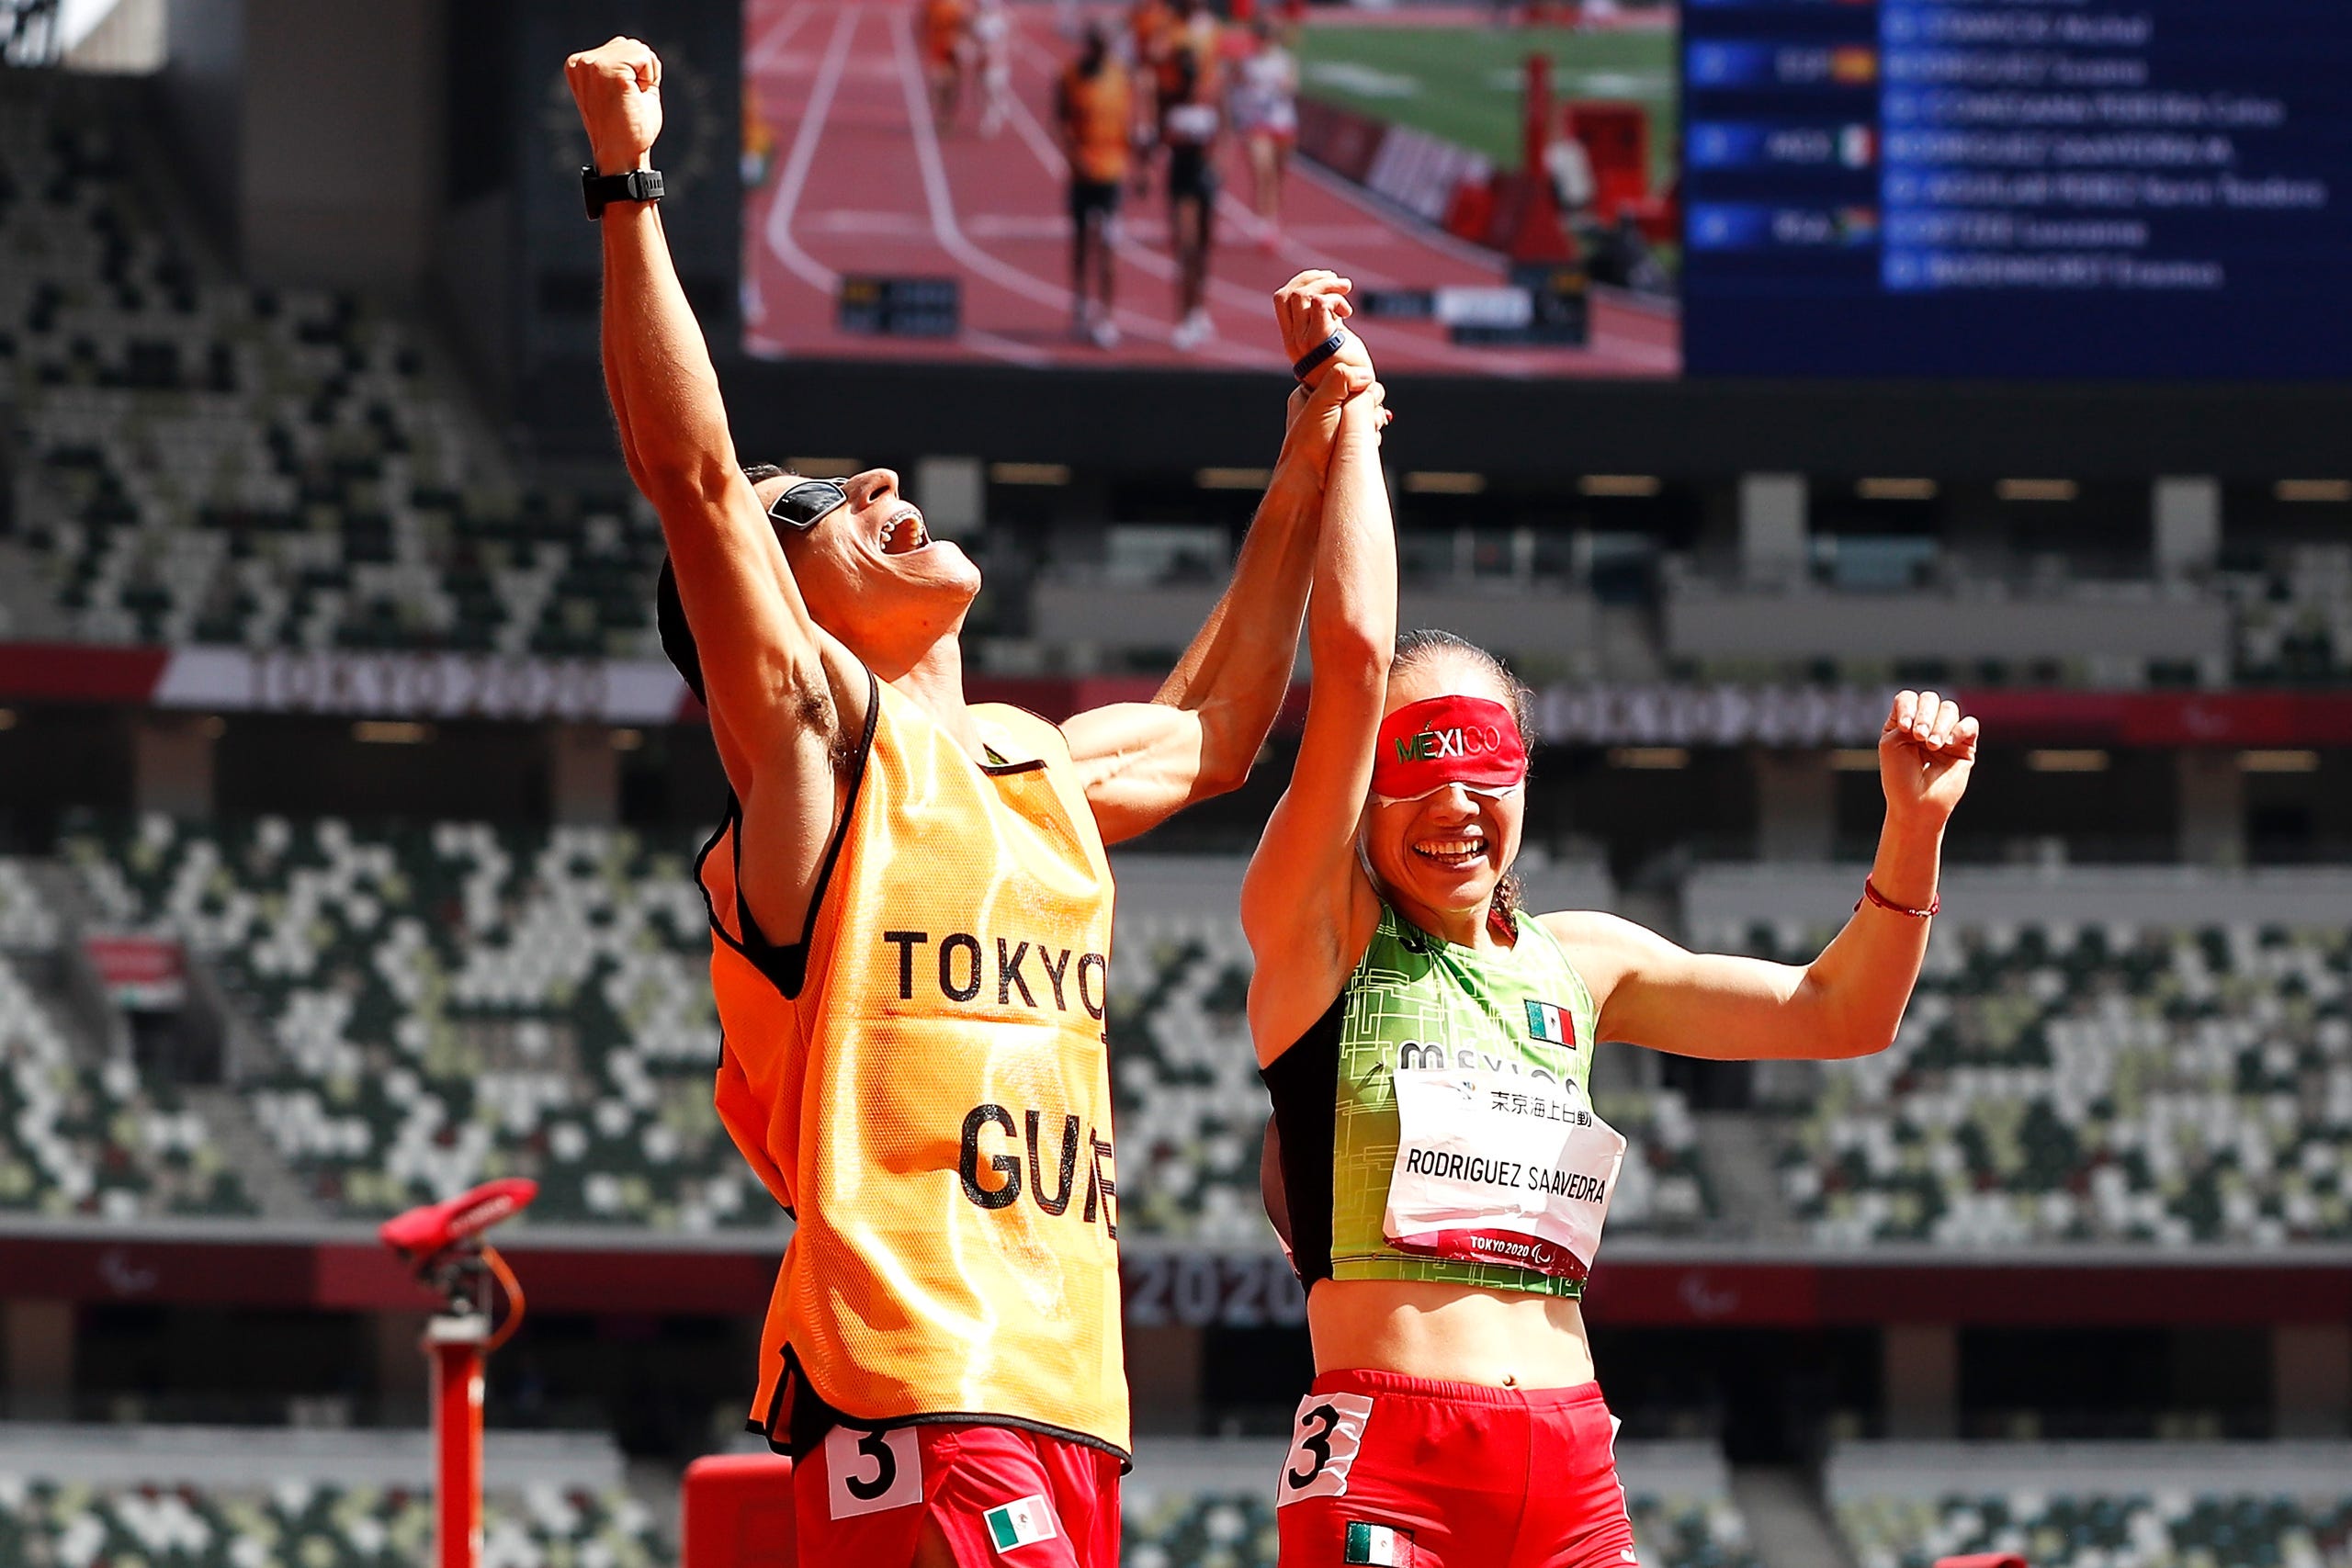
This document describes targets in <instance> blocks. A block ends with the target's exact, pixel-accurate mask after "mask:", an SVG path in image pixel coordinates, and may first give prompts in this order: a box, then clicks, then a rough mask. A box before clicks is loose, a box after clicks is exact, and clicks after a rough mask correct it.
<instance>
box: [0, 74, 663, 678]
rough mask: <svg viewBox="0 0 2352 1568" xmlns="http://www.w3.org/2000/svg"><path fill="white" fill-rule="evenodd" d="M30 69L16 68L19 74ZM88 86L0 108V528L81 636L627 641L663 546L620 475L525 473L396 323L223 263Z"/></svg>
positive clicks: (559, 648) (294, 642)
mask: <svg viewBox="0 0 2352 1568" xmlns="http://www.w3.org/2000/svg"><path fill="white" fill-rule="evenodd" d="M19 88H20V89H21V90H15V89H19ZM135 118H136V117H118V116H112V115H109V114H108V113H107V99H106V98H105V97H104V96H103V93H102V91H101V90H100V89H98V88H96V87H94V85H92V84H89V83H69V82H60V81H51V80H35V79H33V78H30V77H19V78H17V80H16V81H14V82H12V95H11V98H10V101H9V102H8V103H6V105H0V186H5V189H6V192H7V193H8V196H7V198H6V199H5V200H0V256H5V257H6V261H7V265H5V266H0V377H5V378H6V385H7V386H8V387H9V388H10V389H12V392H13V401H14V403H15V406H16V412H17V419H18V421H19V423H20V424H21V426H22V429H23V432H24V435H25V447H26V454H27V456H28V458H29V459H31V460H29V461H27V462H26V463H25V464H24V469H25V472H26V473H27V474H28V478H29V479H30V482H29V483H28V485H27V486H26V487H25V490H24V502H23V504H22V505H21V506H20V507H19V508H18V510H17V517H16V519H15V522H14V528H15V530H16V532H17V534H18V536H20V537H21V538H22V540H23V541H24V542H25V543H26V544H27V545H28V546H30V547H31V548H32V550H33V552H34V554H35V556H36V558H37V559H38V560H39V561H40V563H41V565H42V566H43V567H44V569H45V570H46V572H47V574H48V576H49V578H50V580H51V585H52V592H54V594H55V595H56V600H57V603H58V604H59V606H60V608H61V609H62V611H63V612H64V613H65V615H66V618H67V620H68V622H69V624H70V625H71V626H72V627H73V629H74V633H75V635H77V636H79V637H83V638H85V639H88V640H92V641H98V642H166V643H198V644H229V645H234V646H241V647H248V648H305V649H388V648H421V649H453V650H458V651H468V652H492V651H496V652H503V653H510V654H526V653H527V654H538V655H544V656H560V655H582V654H584V655H611V656H629V655H636V654H640V653H644V652H647V651H649V650H650V649H651V647H652V638H651V630H650V628H651V606H652V597H651V592H650V588H651V582H652V574H653V570H654V568H655V567H656V565H657V564H658V562H659V560H660V558H661V535H660V530H659V527H658V526H657V525H655V523H654V521H653V518H652V515H651V513H650V511H649V510H648V509H647V508H645V507H644V506H643V505H642V504H641V503H640V502H637V501H636V499H635V498H634V497H633V496H632V497H629V498H628V500H627V501H624V500H622V499H621V497H620V494H619V491H618V490H617V487H616V491H614V493H612V494H609V495H606V496H603V497H598V498H594V499H593V500H586V499H582V498H581V497H578V496H575V495H571V494H555V495H548V494H544V493H540V492H537V491H535V492H533V493H531V494H528V495H522V494H520V493H519V492H518V490H517V487H516V486H515V483H514V482H513V480H512V479H511V477H510V476H509V474H508V471H507V464H506V461H505V459H504V457H503V456H502V455H501V454H500V453H499V451H498V449H497V446H496V444H495V443H494V442H493V441H492V439H490V438H489V437H488V435H487V434H475V433H474V432H473V430H472V428H471V427H470V425H469V421H468V418H467V416H466V415H465V414H463V413H462V412H461V405H460V403H459V402H458V400H457V399H456V398H455V397H454V396H452V395H451V394H449V393H447V391H444V390H442V389H440V388H439V387H438V386H437V385H436V384H435V381H434V379H433V378H430V377H428V376H427V375H425V374H424V371H423V368H422V360H421V356H420V355H419V353H418V351H417V349H416V347H415V345H414V344H413V343H412V342H411V341H410V339H409V336H408V334H407V333H406V332H405V330H404V329H402V328H401V326H400V325H399V324H398V323H397V322H396V321H394V320H392V319H391V318H390V317H388V316H386V315H384V314H382V313H381V312H379V311H378V310H375V309H374V308H373V307H371V306H370V305H368V303H367V302H365V301H363V300H360V299H356V298H355V297H352V296H350V295H345V294H336V293H328V292H323V291H319V290H299V289H286V290H280V289H270V288H248V287H245V286H243V285H241V284H232V283H227V282H222V281H217V280H214V279H212V278H210V277H209V276H207V274H206V272H205V269H204V268H203V267H201V266H200V265H198V261H197V259H196V257H197V255H198V246H196V245H194V244H193V243H190V242H189V241H187V239H186V238H185V237H184V236H182V235H180V234H178V233H176V232H175V231H173V229H172V226H171V220H170V219H169V217H168V216H167V214H168V213H169V212H170V211H171V210H172V209H170V208H169V207H168V206H167V205H165V204H161V203H157V202H154V201H152V200H149V199H147V198H146V197H145V195H144V194H143V193H142V191H141V187H140V185H139V181H138V178H137V177H136V175H134V174H133V172H132V168H131V160H130V159H129V158H127V157H126V156H125V155H124V150H123V148H122V146H121V145H120V143H119V140H118V138H119V135H121V134H123V133H122V132H121V131H120V130H119V126H118V123H117V121H118V119H135Z"/></svg>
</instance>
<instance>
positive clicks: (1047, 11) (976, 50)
mask: <svg viewBox="0 0 2352 1568" xmlns="http://www.w3.org/2000/svg"><path fill="white" fill-rule="evenodd" d="M743 17H744V33H743V50H744V61H743V105H744V115H743V121H744V159H743V172H744V176H745V181H746V191H745V195H744V207H743V231H742V289H741V294H742V304H743V343H744V345H745V347H746V348H747V349H748V350H749V351H750V352H752V353H753V354H755V355H771V356H791V357H800V356H820V357H828V358H836V357H843V356H847V357H883V358H899V359H906V360H913V361H935V360H940V359H954V358H960V359H967V360H983V361H992V362H1000V363H1007V364H1012V365H1021V366H1035V367H1063V368H1067V367H1088V366H1101V365H1134V364H1148V365H1167V366H1176V365H1194V366H1203V367H1218V368H1235V367H1264V368H1270V369H1271V368H1274V367H1278V366H1279V365H1280V356H1279V354H1278V352H1277V350H1276V346H1275V345H1274V344H1273V343H1272V340H1271V333H1270V313H1269V310H1268V307H1267V299H1268V296H1269V295H1270V294H1271V292H1272V290H1273V288H1275V287H1276V286H1277V285H1278V284H1279V283H1280V282H1281V281H1282V280H1283V278H1285V277H1287V276H1290V274H1292V273H1293V272H1295V271H1296V270H1297V269H1299V268H1300V267H1304V266H1310V265H1316V266H1331V267H1335V268H1337V269H1339V270H1340V271H1343V272H1345V273H1347V274H1349V275H1350V276H1352V277H1353V278H1354V279H1355V281H1356V284H1357V287H1358V290H1359V297H1360V305H1361V307H1362V308H1363V310H1364V311H1365V313H1366V315H1367V316H1368V317H1369V318H1370V319H1371V321H1374V322H1376V323H1377V332H1378V336H1377V343H1378V345H1379V350H1380V355H1381V361H1382V364H1383V366H1384V367H1389V368H1392V369H1396V370H1404V371H1413V372H1421V373H1444V374H1467V375H1503V376H1518V377H1585V378H1592V377H1600V378H1628V377H1653V378H1654V377H1663V376H1673V375H1678V374H1681V373H1685V372H1688V373H1690V374H1692V375H1704V376H1718V377H1770V378H1806V377H1845V378H1853V377H1868V378H1878V377H1890V378H1996V379H1997V378H2064V379H2075V380H2103V379H2126V378H2132V379H2161V380H2209V381H2212V380H2273V381H2286V380H2299V379H2318V378H2352V309H2347V308H2346V304H2345V297H2346V288H2345V282H2344V280H2345V277H2346V274H2347V271H2352V86H2347V84H2352V3H2320V0H2227V3H2226V4H2225V3H2222V0H1646V3H1645V0H1553V3H1545V0H1532V3H1531V0H1492V3H1490V0H1379V3H1374V0H1355V3H1345V0H1316V3H1314V4H1306V3H1304V0H873V3H865V0H745V10H744V13H743ZM1090 35H1093V36H1095V37H1097V38H1099V40H1100V51H1099V52H1100V59H1099V61H1098V60H1097V58H1096V56H1095V54H1094V53H1093V52H1092V51H1091V46H1090V43H1089V39H1090ZM1106 257H1107V263H1106V261H1105V258H1106ZM1106 299H1107V303H1106V302H1105V301H1106ZM1371 331H1372V328H1371V327H1370V326H1369V325H1367V333H1370V332H1371Z"/></svg>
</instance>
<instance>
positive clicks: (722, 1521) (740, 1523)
mask: <svg viewBox="0 0 2352 1568" xmlns="http://www.w3.org/2000/svg"><path fill="white" fill-rule="evenodd" d="M681 1515H682V1524H683V1529H682V1532H681V1533H682V1535H683V1537H684V1539H683V1540H680V1541H679V1543H678V1568H795V1565H796V1564H797V1562H798V1561H799V1554H798V1552H797V1551H796V1550H795V1537H794V1535H793V1528H792V1461H790V1460H788V1459H786V1458H785V1457H784V1456H783V1455H782V1454H712V1455H710V1456H709V1457H707V1458H706V1459H698V1460H696V1461H694V1463H692V1464H690V1465H688V1466H686V1484H685V1502H684V1507H683V1509H682V1510H681Z"/></svg>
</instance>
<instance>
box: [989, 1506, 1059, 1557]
mask: <svg viewBox="0 0 2352 1568" xmlns="http://www.w3.org/2000/svg"><path fill="white" fill-rule="evenodd" d="M980 1517H982V1518H984V1519H986V1520H987V1521H988V1526H989V1541H990V1542H991V1543H992V1544H993V1545H994V1546H995V1547H996V1549H997V1550H998V1551H1012V1549H1013V1548H1014V1547H1016V1546H1027V1545H1028V1544H1029V1543H1030V1542H1032V1541H1038V1540H1053V1539H1054V1537H1055V1535H1056V1534H1057V1533H1058V1532H1057V1531H1056V1530H1055V1529H1054V1511H1053V1509H1052V1508H1050V1507H1048V1506H1046V1500H1045V1499H1044V1498H1043V1497H1021V1498H1017V1499H1015V1500H1014V1501H1012V1502H1010V1503H1007V1504H1005V1505H1003V1506H1001V1507H996V1508H990V1509H989V1511H988V1512H987V1513H985V1514H983V1515H981V1516H980Z"/></svg>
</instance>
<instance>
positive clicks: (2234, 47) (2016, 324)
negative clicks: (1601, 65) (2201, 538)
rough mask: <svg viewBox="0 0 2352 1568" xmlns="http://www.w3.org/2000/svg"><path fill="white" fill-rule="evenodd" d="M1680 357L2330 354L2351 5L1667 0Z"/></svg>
mask: <svg viewBox="0 0 2352 1568" xmlns="http://www.w3.org/2000/svg"><path fill="white" fill-rule="evenodd" d="M1683 32H1684V35H1685V38H1684V47H1685V51H1686V68H1687V76H1686V81H1685V88H1686V91H1685V96H1684V104H1685V114H1686V116H1687V118H1688V121H1689V138H1688V149H1687V170H1688V177H1687V179H1686V181H1685V184H1684V186H1683V189H1684V193H1685V196H1686V199H1687V213H1686V221H1687V229H1686V237H1687V245H1688V251H1687V254H1688V265H1687V269H1686V274H1685V295H1686V306H1687V313H1686V318H1685V320H1686V328H1687V338H1688V345H1689V346H1688V359H1689V365H1690V367H1691V370H1692V371H1693V372H1694V373H1699V372H1704V373H1715V374H1726V375H1743V374H1761V375H1774V376H1800V375H1835V376H1905V377H1943V376H1949V377H2001V378H2012V377H2064V378H2167V379H2187V378H2247V379H2281V380H2284V379H2298V378H2340V377H2346V376H2352V310H2347V309H2346V290H2345V279H2346V269H2347V266H2348V265H2352V6H2346V5H2344V4H2342V3H2341V0H1875V3H1871V0H1685V4H1684V17H1683Z"/></svg>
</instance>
